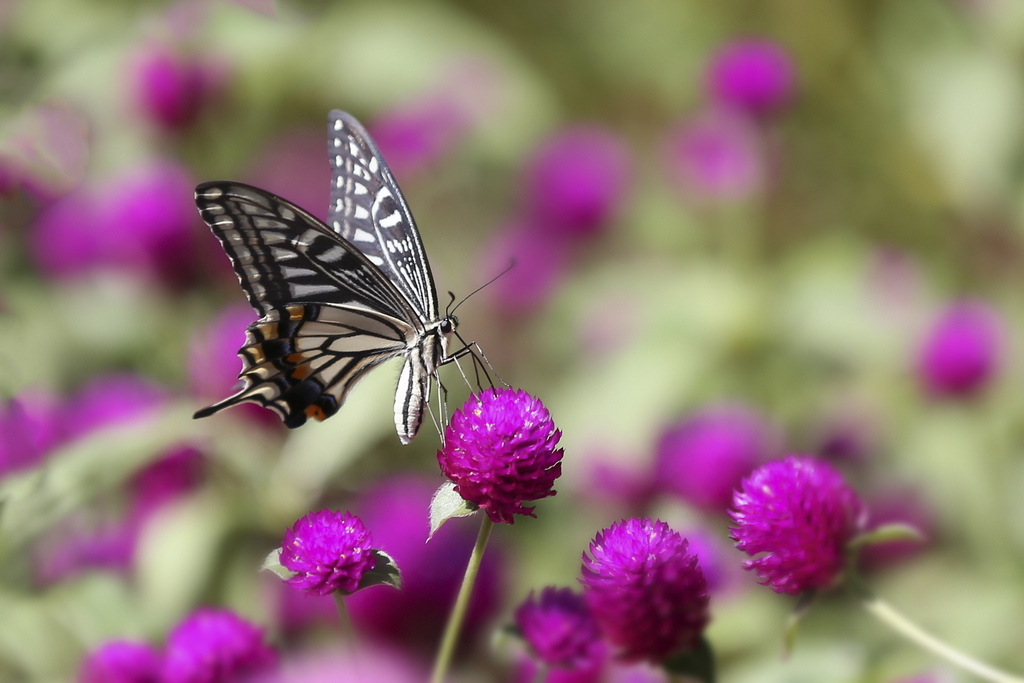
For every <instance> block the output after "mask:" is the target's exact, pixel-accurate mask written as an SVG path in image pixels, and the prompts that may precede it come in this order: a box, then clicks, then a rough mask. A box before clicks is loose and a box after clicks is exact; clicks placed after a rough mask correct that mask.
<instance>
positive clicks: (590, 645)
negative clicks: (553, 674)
mask: <svg viewBox="0 0 1024 683" xmlns="http://www.w3.org/2000/svg"><path fill="white" fill-rule="evenodd" d="M515 621H516V626H517V627H519V631H520V633H521V634H522V636H523V639H524V640H526V642H527V643H528V644H529V645H530V648H531V649H532V650H533V652H534V654H535V655H536V656H537V658H538V659H539V660H540V661H542V662H544V663H545V664H547V665H548V666H552V667H557V668H562V669H583V670H590V669H596V668H598V667H600V665H601V663H602V662H603V661H604V658H605V645H604V641H602V640H601V633H600V631H598V628H597V623H596V622H595V621H594V617H593V616H592V615H591V614H590V610H589V609H588V608H587V603H586V601H585V600H584V599H583V596H581V595H579V594H577V593H574V592H573V591H572V589H571V588H555V587H554V586H549V587H547V588H545V589H544V590H542V591H541V593H540V597H539V598H536V597H535V596H534V594H533V593H532V592H531V593H530V596H529V597H528V598H527V599H526V601H525V602H523V603H522V604H521V605H520V606H519V607H518V608H517V609H516V612H515Z"/></svg>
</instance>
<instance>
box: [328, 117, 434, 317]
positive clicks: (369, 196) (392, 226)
mask: <svg viewBox="0 0 1024 683" xmlns="http://www.w3.org/2000/svg"><path fill="white" fill-rule="evenodd" d="M328 135H329V140H330V142H329V144H328V154H329V156H330V160H331V168H332V170H333V177H332V180H331V205H330V209H329V211H328V217H327V223H328V225H329V226H330V227H331V228H332V229H333V230H335V231H336V232H337V233H338V234H339V235H341V236H342V237H344V238H345V239H346V240H348V241H349V242H351V243H352V244H354V245H356V246H357V247H358V248H359V249H360V250H361V251H362V252H363V253H364V254H365V255H366V257H367V258H368V259H369V260H370V261H371V262H373V264H374V265H376V266H377V267H378V268H380V270H381V271H382V272H383V273H384V275H385V276H387V278H388V279H389V280H390V281H391V282H392V283H393V284H394V285H395V286H396V287H397V288H398V289H399V291H401V292H402V294H404V295H405V297H406V298H407V299H408V300H409V303H410V304H411V305H412V306H413V308H415V309H416V312H417V314H419V316H420V318H422V319H423V320H437V318H438V307H437V292H436V290H435V288H434V279H433V276H432V275H431V272H430V264H429V263H428V262H427V256H426V253H425V252H424V249H423V243H422V241H421V240H420V234H419V231H418V230H417V229H416V222H415V221H414V220H413V217H412V213H411V212H410V211H409V207H408V205H407V204H406V203H405V198H404V197H403V196H402V191H401V190H400V189H399V188H398V183H396V182H395V178H394V176H393V175H392V173H391V170H390V169H389V168H388V165H387V163H386V162H385V161H384V157H383V156H382V155H381V153H380V150H379V149H377V145H376V144H375V143H374V142H373V139H372V138H370V135H369V134H368V133H367V132H366V129H365V128H363V126H362V124H360V123H359V122H358V121H356V119H355V118H353V117H352V116H351V115H350V114H348V113H346V112H343V111H339V110H334V111H332V112H331V113H330V116H329V119H328Z"/></svg>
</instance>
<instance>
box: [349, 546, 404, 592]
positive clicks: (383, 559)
mask: <svg viewBox="0 0 1024 683" xmlns="http://www.w3.org/2000/svg"><path fill="white" fill-rule="evenodd" d="M373 554H374V555H375V556H376V558H377V564H376V565H374V567H373V569H371V570H370V571H368V572H366V573H365V574H363V578H362V579H360V580H359V587H358V588H356V590H362V589H364V588H369V587H370V586H379V585H381V584H383V585H385V586H391V587H392V588H397V589H398V590H402V572H401V571H400V570H399V569H398V565H397V564H396V563H395V559H394V558H393V557H391V556H390V555H388V554H387V553H386V552H384V551H383V550H374V551H373Z"/></svg>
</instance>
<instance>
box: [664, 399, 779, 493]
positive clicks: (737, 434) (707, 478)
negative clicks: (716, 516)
mask: <svg viewBox="0 0 1024 683" xmlns="http://www.w3.org/2000/svg"><path fill="white" fill-rule="evenodd" d="M770 437H771V434H770V430H769V427H768V425H767V424H766V423H765V421H764V419H763V418H762V417H761V416H760V415H758V414H757V413H755V412H754V411H752V410H750V409H749V408H746V407H744V406H739V405H723V406H717V407H711V408H706V409H704V410H702V411H699V412H697V413H694V414H693V415H691V416H689V417H687V418H686V419H684V420H682V421H680V422H678V423H676V424H674V425H672V426H671V427H669V428H668V429H667V430H666V431H665V432H664V433H663V434H662V436H661V439H660V440H659V442H658V447H657V464H656V465H655V468H656V473H657V474H656V480H657V482H658V485H659V486H660V488H662V490H665V491H668V492H671V493H673V494H675V495H677V496H679V497H680V498H682V499H683V500H685V501H686V502H688V503H690V504H692V505H695V506H697V507H700V508H704V509H706V510H711V511H725V510H726V509H728V507H729V503H730V502H732V492H733V489H735V488H736V487H738V486H739V484H740V481H741V480H742V479H743V477H744V476H746V475H747V474H749V473H750V471H751V470H753V469H754V467H756V466H757V465H758V464H759V463H760V462H762V461H763V460H764V459H765V458H766V457H767V456H768V451H769V448H770Z"/></svg>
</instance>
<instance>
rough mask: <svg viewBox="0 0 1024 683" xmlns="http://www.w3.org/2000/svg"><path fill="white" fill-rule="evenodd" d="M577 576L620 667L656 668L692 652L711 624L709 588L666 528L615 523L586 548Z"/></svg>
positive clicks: (693, 561)
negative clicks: (637, 663) (642, 664)
mask: <svg viewBox="0 0 1024 683" xmlns="http://www.w3.org/2000/svg"><path fill="white" fill-rule="evenodd" d="M582 571H583V576H582V577H581V578H580V583H581V584H583V594H584V596H585V598H586V600H587V605H588V606H589V607H590V611H591V613H592V614H593V615H594V619H595V620H596V621H597V624H598V626H599V627H600V629H601V631H602V632H603V633H604V636H605V638H606V639H607V640H608V641H609V642H611V643H612V644H613V645H615V646H616V647H618V648H619V655H620V657H621V658H622V659H625V660H627V661H634V660H641V659H644V660H648V661H651V662H654V663H659V662H662V661H664V660H665V659H666V658H668V657H669V656H671V655H673V654H675V653H677V652H683V651H686V650H689V649H692V648H693V647H695V646H696V645H697V644H698V642H699V640H700V637H701V634H702V633H703V632H704V627H705V626H707V623H708V619H709V615H708V587H707V581H706V580H705V579H704V573H703V572H702V571H701V568H700V566H699V564H698V561H697V556H696V555H695V554H693V553H691V552H689V544H688V543H687V541H686V539H684V538H683V537H682V536H680V535H679V534H678V533H676V532H675V531H673V530H672V529H671V528H669V526H668V524H665V523H664V522H662V521H660V520H657V521H653V522H652V521H651V520H649V519H635V518H634V519H628V520H621V521H619V522H616V523H615V524H613V525H612V526H610V527H609V528H607V529H604V530H603V531H600V532H598V534H597V536H596V537H595V538H594V540H593V541H592V542H591V543H590V556H588V555H587V554H586V553H584V554H583V570H582Z"/></svg>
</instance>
